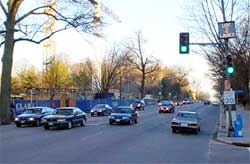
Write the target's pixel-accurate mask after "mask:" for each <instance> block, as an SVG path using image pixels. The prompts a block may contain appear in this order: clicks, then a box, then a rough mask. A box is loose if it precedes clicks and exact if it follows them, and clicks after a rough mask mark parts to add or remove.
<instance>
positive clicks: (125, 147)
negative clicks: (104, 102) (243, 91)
mask: <svg viewBox="0 0 250 164" xmlns="http://www.w3.org/2000/svg"><path fill="white" fill-rule="evenodd" d="M178 110H189V111H197V112H198V113H199V115H200V117H201V132H200V133H199V134H198V135H196V134H192V133H177V134H173V133H172V131H171V128H170V121H171V119H172V118H173V117H174V115H175V114H176V113H171V114H170V113H163V114H159V113H158V111H157V108H156V107H154V106H150V107H146V109H145V111H142V112H140V118H139V122H138V124H134V125H132V126H130V125H113V126H110V125H109V124H108V120H107V117H88V121H87V125H86V126H85V127H80V126H79V127H75V128H72V129H70V130H67V129H66V130H46V131H45V130H44V129H43V127H22V128H16V127H15V126H14V125H8V126H1V127H0V130H1V134H0V135H1V143H0V151H1V153H0V157H1V158H0V163H1V164H2V163H4V164H9V163H10V164H12V163H13V164H14V163H25V164H28V163H31V164H33V163H65V164H71V163H74V164H76V163H211V164H212V163H250V157H249V150H248V149H246V148H244V147H236V146H232V145H225V144H222V143H219V142H216V141H215V140H214V139H213V136H214V133H215V130H216V123H217V118H218V114H219V107H216V106H211V105H203V104H199V103H196V104H191V105H185V106H182V107H177V108H176V112H177V111H178Z"/></svg>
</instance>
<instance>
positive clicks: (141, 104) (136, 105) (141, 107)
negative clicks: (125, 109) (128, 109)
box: [131, 100, 145, 110]
mask: <svg viewBox="0 0 250 164" xmlns="http://www.w3.org/2000/svg"><path fill="white" fill-rule="evenodd" d="M131 106H132V107H133V108H134V109H135V110H144V106H145V103H144V101H143V100H135V101H134V102H133V103H132V104H131Z"/></svg>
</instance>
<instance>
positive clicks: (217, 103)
mask: <svg viewBox="0 0 250 164" xmlns="http://www.w3.org/2000/svg"><path fill="white" fill-rule="evenodd" d="M212 105H213V106H219V105H220V103H219V102H217V101H213V102H212Z"/></svg>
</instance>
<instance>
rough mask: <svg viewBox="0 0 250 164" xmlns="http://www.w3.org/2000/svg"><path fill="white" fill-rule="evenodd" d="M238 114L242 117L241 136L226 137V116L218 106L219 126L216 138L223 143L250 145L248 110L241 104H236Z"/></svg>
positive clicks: (249, 116) (249, 117)
mask: <svg viewBox="0 0 250 164" xmlns="http://www.w3.org/2000/svg"><path fill="white" fill-rule="evenodd" d="M237 114H240V115H241V116H242V119H243V129H242V133H243V137H227V129H226V118H225V115H224V113H223V108H222V107H221V108H220V115H219V125H218V126H219V127H218V132H217V140H218V141H220V142H223V143H227V144H232V145H237V146H246V147H250V111H246V110H244V109H243V107H241V106H237V111H236V115H237Z"/></svg>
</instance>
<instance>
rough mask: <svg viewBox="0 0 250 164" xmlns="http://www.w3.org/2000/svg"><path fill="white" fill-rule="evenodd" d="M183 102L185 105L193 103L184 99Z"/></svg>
mask: <svg viewBox="0 0 250 164" xmlns="http://www.w3.org/2000/svg"><path fill="white" fill-rule="evenodd" d="M182 102H183V104H190V103H191V102H190V100H189V99H188V98H186V99H184V100H183V101H182Z"/></svg>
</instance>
